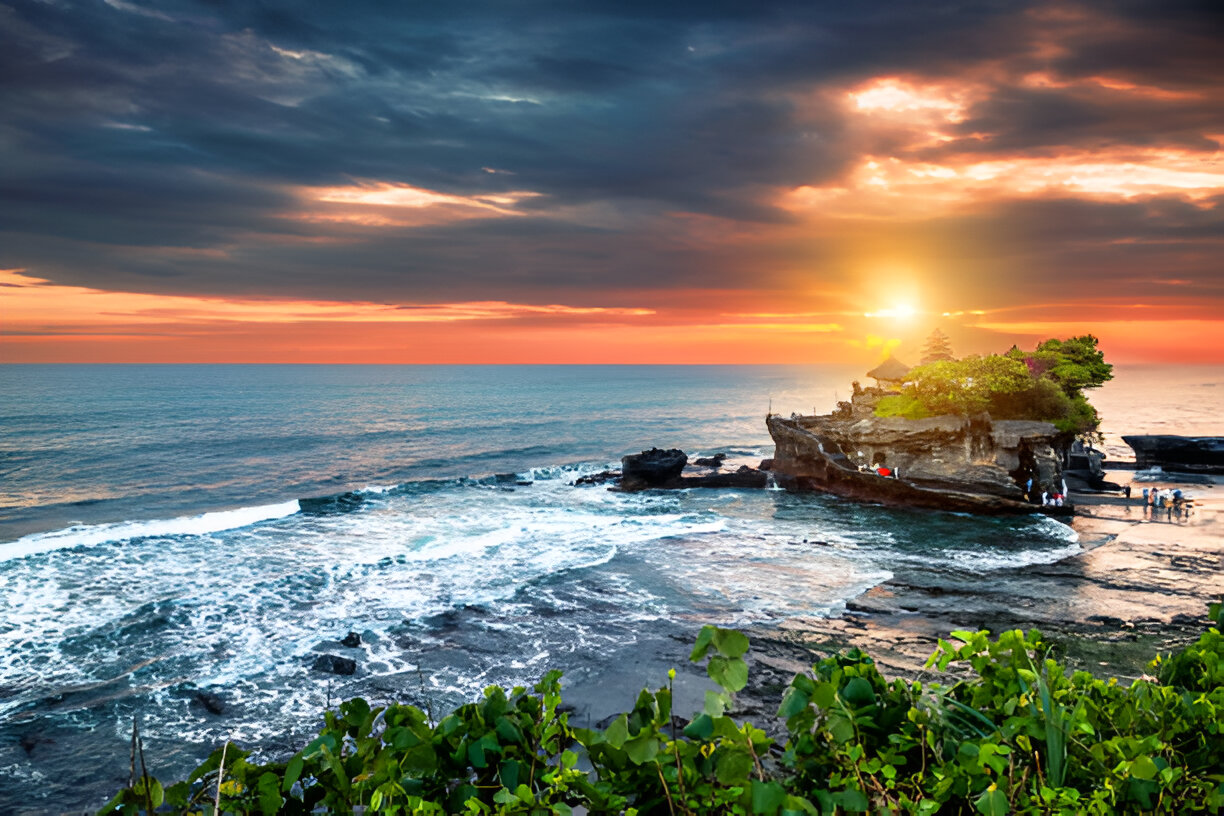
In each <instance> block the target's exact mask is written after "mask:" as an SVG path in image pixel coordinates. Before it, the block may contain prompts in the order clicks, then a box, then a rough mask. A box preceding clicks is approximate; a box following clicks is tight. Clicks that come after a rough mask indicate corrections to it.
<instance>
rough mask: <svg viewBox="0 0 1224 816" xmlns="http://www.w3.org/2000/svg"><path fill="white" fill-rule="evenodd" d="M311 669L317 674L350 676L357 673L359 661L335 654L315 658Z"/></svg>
mask: <svg viewBox="0 0 1224 816" xmlns="http://www.w3.org/2000/svg"><path fill="white" fill-rule="evenodd" d="M310 668H311V669H313V670H314V671H317V672H327V673H329V674H342V675H346V676H347V675H350V674H353V673H355V672H356V671H357V661H356V660H352V659H350V658H347V657H340V656H339V655H333V654H322V655H319V656H318V657H316V658H315V660H314V662H313V663H311V664H310Z"/></svg>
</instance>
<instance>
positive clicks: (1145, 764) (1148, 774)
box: [1130, 756, 1157, 779]
mask: <svg viewBox="0 0 1224 816" xmlns="http://www.w3.org/2000/svg"><path fill="white" fill-rule="evenodd" d="M1130 772H1131V776H1133V777H1135V778H1136V779H1153V778H1155V776H1156V773H1157V768H1156V763H1155V762H1153V761H1152V758H1151V757H1149V756H1141V757H1139V758H1138V759H1136V760H1135V761H1134V762H1132V763H1131V766H1130Z"/></svg>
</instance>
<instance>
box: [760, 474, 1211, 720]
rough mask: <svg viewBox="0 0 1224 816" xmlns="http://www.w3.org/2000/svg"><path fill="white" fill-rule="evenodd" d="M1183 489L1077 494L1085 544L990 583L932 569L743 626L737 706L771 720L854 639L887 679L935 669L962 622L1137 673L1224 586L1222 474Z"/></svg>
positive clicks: (1189, 628)
mask: <svg viewBox="0 0 1224 816" xmlns="http://www.w3.org/2000/svg"><path fill="white" fill-rule="evenodd" d="M1113 475H1115V476H1118V475H1120V474H1116V473H1115V474H1113ZM1124 481H1126V480H1125V479H1124ZM1160 486H1161V487H1162V488H1163V487H1164V486H1165V485H1163V484H1162V485H1160ZM1136 487H1138V488H1140V489H1141V487H1142V485H1136ZM1188 492H1190V493H1192V494H1193V495H1194V496H1195V500H1196V506H1195V508H1194V509H1193V511H1192V512H1191V513H1190V514H1189V515H1188V516H1185V517H1179V516H1175V515H1173V514H1171V513H1166V512H1165V511H1163V510H1160V511H1155V516H1154V517H1153V515H1152V512H1150V511H1149V512H1145V511H1146V508H1145V507H1144V506H1143V504H1142V500H1141V498H1140V497H1139V491H1138V490H1137V491H1135V493H1136V495H1135V496H1134V497H1133V498H1131V499H1130V500H1129V501H1128V500H1125V499H1122V498H1121V497H1115V496H1112V495H1102V494H1088V493H1078V494H1074V497H1073V498H1074V500H1075V503H1076V506H1077V512H1076V515H1075V517H1074V519H1073V520H1072V522H1071V526H1072V528H1073V529H1074V530H1075V531H1076V533H1077V534H1078V535H1079V540H1080V544H1081V546H1082V547H1083V552H1081V553H1077V554H1075V555H1072V556H1069V557H1067V558H1064V559H1062V560H1060V561H1056V562H1053V563H1050V564H1042V565H1033V566H1028V567H1024V568H1013V569H1009V570H1003V571H1000V572H997V573H993V574H992V575H991V580H989V581H982V580H977V578H978V577H977V576H972V575H954V574H950V573H937V572H932V573H929V574H925V575H923V576H920V577H919V578H918V579H915V577H914V576H908V577H907V578H906V579H904V580H902V579H899V578H890V579H888V580H887V581H884V582H883V583H881V584H878V585H877V586H875V587H873V588H871V589H869V590H867V591H866V592H865V593H863V594H862V595H860V596H858V597H857V598H854V599H852V600H850V601H848V602H847V603H846V606H845V611H844V612H842V613H841V614H840V615H838V616H836V617H828V618H819V617H809V618H793V619H790V620H787V621H784V622H782V623H781V624H780V625H779V626H778V627H776V628H770V629H766V628H763V627H751V628H748V629H746V630H745V631H746V634H748V635H749V637H750V638H751V640H752V649H751V650H750V652H749V657H750V658H751V660H750V663H751V671H750V675H749V677H750V680H749V686H748V688H746V689H745V690H744V691H743V692H742V693H741V699H740V701H739V702H740V708H741V712H740V713H742V714H745V715H747V716H750V717H753V718H772V716H773V715H774V713H775V712H776V711H777V707H778V704H779V703H780V701H781V695H782V693H783V691H784V690H785V687H786V685H787V684H788V683H789V682H790V680H791V678H792V677H793V676H794V674H795V673H797V672H802V671H806V670H808V669H809V668H810V666H811V664H812V663H814V662H816V661H818V660H820V659H822V658H824V657H827V656H829V655H831V654H834V653H836V652H838V651H841V650H845V649H848V648H852V647H858V648H860V649H862V650H863V651H865V652H867V653H868V654H870V655H871V656H872V657H873V658H874V659H875V661H876V663H877V665H878V666H879V668H880V670H881V672H882V673H883V674H884V675H885V677H888V678H890V679H891V678H898V677H899V678H904V679H907V680H913V679H920V678H921V679H923V680H932V679H936V678H937V677H938V672H936V671H935V670H934V669H930V670H928V669H924V668H923V665H924V663H925V662H926V659H927V658H928V657H929V656H930V655H931V654H932V653H933V652H934V651H935V649H936V647H937V641H938V639H939V638H944V639H945V640H946V639H948V637H949V634H950V633H951V632H952V631H954V630H961V629H968V630H971V631H977V630H979V629H986V630H989V631H990V632H991V633H992V635H995V636H997V635H998V634H999V633H1001V632H1003V631H1007V630H1009V629H1025V630H1028V629H1038V630H1040V631H1041V632H1042V634H1043V635H1044V636H1045V638H1046V640H1047V641H1048V642H1050V643H1051V644H1052V646H1053V651H1054V652H1055V655H1056V656H1057V657H1059V658H1060V659H1063V660H1065V661H1066V662H1067V663H1068V664H1069V665H1070V666H1071V667H1072V668H1076V669H1084V670H1086V671H1089V672H1091V673H1093V674H1095V675H1097V676H1102V677H1116V678H1118V679H1119V681H1122V682H1127V681H1130V680H1133V679H1135V678H1138V677H1139V676H1141V675H1142V674H1144V672H1145V670H1146V667H1147V664H1148V663H1149V662H1150V661H1151V660H1152V659H1153V658H1154V657H1155V656H1156V654H1157V653H1158V652H1159V653H1167V652H1169V651H1171V650H1173V649H1176V648H1179V647H1181V646H1183V645H1185V644H1187V643H1190V642H1192V641H1194V640H1196V639H1197V638H1198V636H1199V635H1200V634H1201V633H1202V632H1203V631H1204V630H1205V629H1206V626H1207V623H1208V619H1207V605H1208V604H1209V603H1210V602H1212V601H1218V600H1220V597H1221V594H1222V593H1224V581H1222V580H1221V577H1220V576H1221V574H1224V573H1222V570H1224V516H1222V514H1221V511H1224V489H1221V487H1220V481H1219V480H1217V481H1216V484H1213V485H1210V486H1208V485H1193V486H1191V488H1190V490H1189V491H1188Z"/></svg>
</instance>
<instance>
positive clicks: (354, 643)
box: [340, 632, 361, 649]
mask: <svg viewBox="0 0 1224 816" xmlns="http://www.w3.org/2000/svg"><path fill="white" fill-rule="evenodd" d="M340 645H341V646H345V647H347V648H349V649H356V648H357V647H358V646H360V645H361V635H359V634H357V633H356V632H349V633H348V634H347V635H345V636H344V639H343V640H341V641H340Z"/></svg>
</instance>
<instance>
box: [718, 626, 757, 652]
mask: <svg viewBox="0 0 1224 816" xmlns="http://www.w3.org/2000/svg"><path fill="white" fill-rule="evenodd" d="M713 642H714V648H715V649H717V650H718V652H719V654H721V655H723V656H724V657H743V656H744V653H745V652H747V651H748V636H747V635H745V634H744V633H743V632H737V631H736V630H734V629H715V630H714V637H713Z"/></svg>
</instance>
